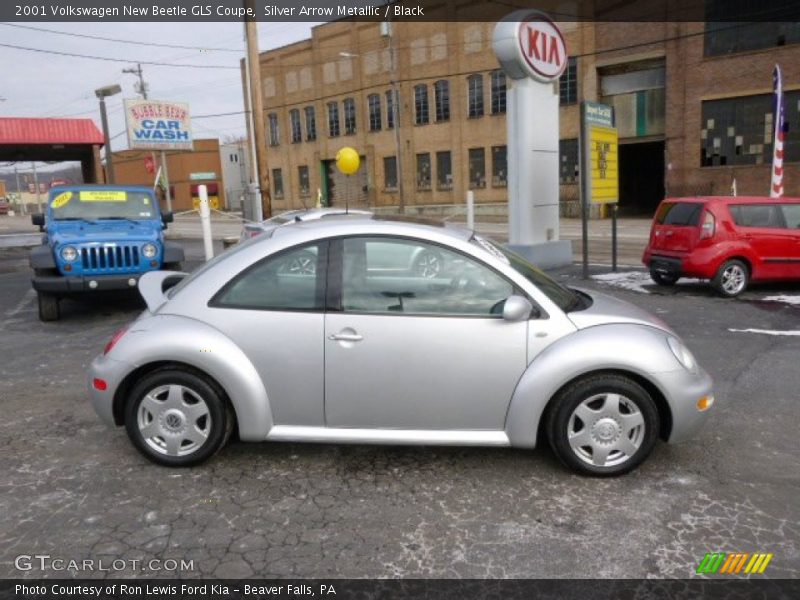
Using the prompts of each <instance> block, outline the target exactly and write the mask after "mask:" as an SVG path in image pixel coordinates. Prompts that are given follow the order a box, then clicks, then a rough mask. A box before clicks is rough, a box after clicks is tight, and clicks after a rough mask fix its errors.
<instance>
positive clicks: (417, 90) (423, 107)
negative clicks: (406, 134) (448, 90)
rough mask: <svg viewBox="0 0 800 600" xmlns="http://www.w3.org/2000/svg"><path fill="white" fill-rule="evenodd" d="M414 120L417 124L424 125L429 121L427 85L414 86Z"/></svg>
mask: <svg viewBox="0 0 800 600" xmlns="http://www.w3.org/2000/svg"><path fill="white" fill-rule="evenodd" d="M414 110H415V111H416V114H415V115H414V122H415V123H416V124H417V125H425V124H426V123H428V122H429V121H430V117H429V116H428V86H427V85H417V86H414Z"/></svg>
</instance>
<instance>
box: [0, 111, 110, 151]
mask: <svg viewBox="0 0 800 600" xmlns="http://www.w3.org/2000/svg"><path fill="white" fill-rule="evenodd" d="M0 144H50V145H58V144H64V145H67V144H100V145H102V144H103V134H102V133H100V130H99V129H98V128H97V126H96V125H95V124H94V121H92V120H91V119H31V118H14V117H0Z"/></svg>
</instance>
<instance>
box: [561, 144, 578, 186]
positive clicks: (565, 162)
mask: <svg viewBox="0 0 800 600" xmlns="http://www.w3.org/2000/svg"><path fill="white" fill-rule="evenodd" d="M558 180H559V182H560V183H562V184H565V183H578V140H577V138H570V139H566V140H559V141H558Z"/></svg>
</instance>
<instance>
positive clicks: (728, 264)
mask: <svg viewBox="0 0 800 600" xmlns="http://www.w3.org/2000/svg"><path fill="white" fill-rule="evenodd" d="M749 282H750V270H749V269H748V268H747V265H746V264H744V263H743V262H742V261H740V260H737V259H735V258H733V259H731V260H726V261H725V262H724V263H723V264H722V266H721V267H720V268H719V270H718V271H717V274H716V275H715V276H714V279H713V280H712V281H711V285H712V286H714V289H715V290H717V291H718V292H719V293H720V294H722V295H723V296H725V297H726V298H733V297H734V296H738V295H739V294H741V293H742V292H743V291H745V290H746V289H747V284H748V283H749Z"/></svg>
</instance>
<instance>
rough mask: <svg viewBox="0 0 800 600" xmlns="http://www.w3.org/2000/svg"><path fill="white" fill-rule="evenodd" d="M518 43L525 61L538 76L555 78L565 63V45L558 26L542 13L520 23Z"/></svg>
mask: <svg viewBox="0 0 800 600" xmlns="http://www.w3.org/2000/svg"><path fill="white" fill-rule="evenodd" d="M518 39H519V45H520V50H521V51H522V56H523V58H524V59H525V62H527V63H528V65H529V66H530V68H531V69H533V70H534V72H536V73H537V74H538V75H539V76H540V77H543V78H545V79H550V80H552V79H556V78H557V77H559V76H560V75H561V74H562V73H563V72H564V69H565V68H566V65H567V46H566V44H565V43H564V37H563V36H562V35H561V31H559V29H558V27H556V26H555V24H554V23H553V22H552V21H550V20H549V19H548V18H547V17H545V16H543V15H534V16H532V17H531V19H530V20H527V21H523V22H522V23H520V28H519V34H518Z"/></svg>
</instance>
